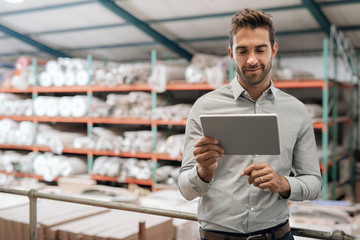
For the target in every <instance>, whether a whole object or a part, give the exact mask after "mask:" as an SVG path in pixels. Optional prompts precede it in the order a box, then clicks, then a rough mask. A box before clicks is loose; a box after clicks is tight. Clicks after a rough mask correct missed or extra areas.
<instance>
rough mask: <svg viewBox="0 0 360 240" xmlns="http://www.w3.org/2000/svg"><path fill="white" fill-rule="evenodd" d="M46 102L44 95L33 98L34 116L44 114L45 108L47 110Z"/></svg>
mask: <svg viewBox="0 0 360 240" xmlns="http://www.w3.org/2000/svg"><path fill="white" fill-rule="evenodd" d="M46 103H47V101H46V97H44V96H39V97H37V98H35V100H34V113H35V115H36V116H40V117H41V116H45V114H46V110H47V107H46V106H47V105H46Z"/></svg>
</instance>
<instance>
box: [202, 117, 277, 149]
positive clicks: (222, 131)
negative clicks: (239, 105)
mask: <svg viewBox="0 0 360 240" xmlns="http://www.w3.org/2000/svg"><path fill="white" fill-rule="evenodd" d="M200 121H201V125H202V129H203V134H204V136H206V137H214V138H217V139H218V140H219V141H220V145H221V146H222V147H223V148H224V151H225V155H278V154H280V141H279V129H278V121H277V115H276V114H228V115H201V116H200Z"/></svg>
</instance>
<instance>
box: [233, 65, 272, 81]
mask: <svg viewBox="0 0 360 240" xmlns="http://www.w3.org/2000/svg"><path fill="white" fill-rule="evenodd" d="M260 67H261V71H262V72H261V74H260V75H259V76H258V77H257V76H255V75H254V76H252V75H253V74H249V75H248V76H245V74H244V70H242V69H240V68H239V66H237V65H235V70H236V73H237V74H238V76H239V77H240V78H241V80H243V81H244V82H245V83H246V84H249V85H253V86H255V85H258V84H260V83H262V82H263V81H264V79H265V78H266V76H267V75H268V74H269V72H270V70H271V67H272V62H270V64H269V65H268V66H267V67H265V65H260ZM256 68H259V66H256V67H251V68H250V69H256ZM245 69H249V67H247V68H245Z"/></svg>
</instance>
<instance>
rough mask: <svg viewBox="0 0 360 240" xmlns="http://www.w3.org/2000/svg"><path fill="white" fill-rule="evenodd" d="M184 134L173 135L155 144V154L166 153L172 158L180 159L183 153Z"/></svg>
mask: <svg viewBox="0 0 360 240" xmlns="http://www.w3.org/2000/svg"><path fill="white" fill-rule="evenodd" d="M184 142H185V134H174V135H170V136H168V137H167V138H166V140H164V139H160V140H158V142H157V149H156V152H157V153H160V154H162V153H167V154H169V155H170V157H172V158H181V156H182V154H183V151H184Z"/></svg>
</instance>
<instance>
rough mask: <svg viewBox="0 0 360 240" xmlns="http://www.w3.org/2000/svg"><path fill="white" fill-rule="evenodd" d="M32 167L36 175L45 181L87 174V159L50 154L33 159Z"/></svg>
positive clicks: (39, 155) (38, 155)
mask: <svg viewBox="0 0 360 240" xmlns="http://www.w3.org/2000/svg"><path fill="white" fill-rule="evenodd" d="M32 166H33V170H34V173H35V174H36V175H39V176H42V177H43V178H44V180H45V181H53V180H54V179H56V178H57V177H68V176H72V175H77V174H84V173H87V164H86V160H85V159H83V158H80V157H79V156H76V157H75V156H63V155H55V154H53V153H50V152H46V153H44V154H37V155H36V156H35V158H34V159H33V165H32Z"/></svg>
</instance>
